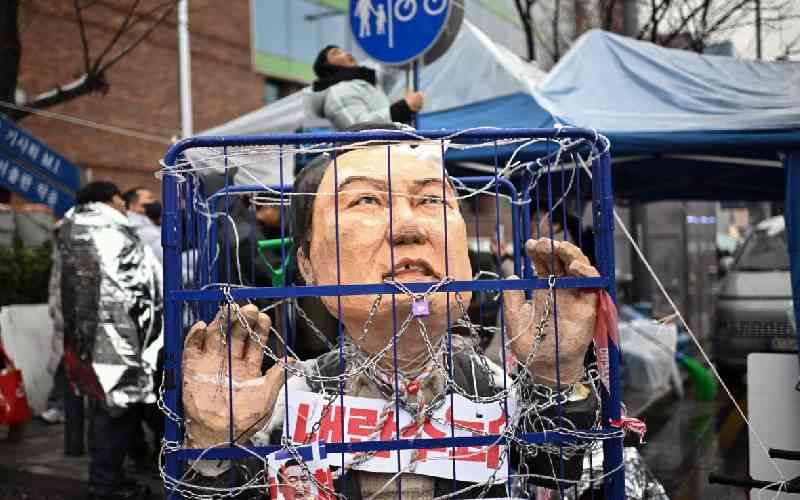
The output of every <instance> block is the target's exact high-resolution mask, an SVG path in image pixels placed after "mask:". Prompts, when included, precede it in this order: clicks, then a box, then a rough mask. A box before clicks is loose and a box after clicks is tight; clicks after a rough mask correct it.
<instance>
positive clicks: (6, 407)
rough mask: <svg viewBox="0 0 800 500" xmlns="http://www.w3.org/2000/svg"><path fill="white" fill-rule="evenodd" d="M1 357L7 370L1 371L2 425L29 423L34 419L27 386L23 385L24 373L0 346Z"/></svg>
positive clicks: (0, 403) (0, 404)
mask: <svg viewBox="0 0 800 500" xmlns="http://www.w3.org/2000/svg"><path fill="white" fill-rule="evenodd" d="M0 356H2V358H3V361H5V365H6V366H5V368H3V370H0V425H16V424H20V423H23V422H27V421H28V420H30V419H31V417H33V414H32V413H31V407H30V406H28V397H27V396H26V395H25V385H24V384H23V383H22V372H21V371H19V370H17V367H16V366H14V362H13V361H11V358H9V357H8V355H7V354H6V351H5V350H4V349H3V346H2V345H0Z"/></svg>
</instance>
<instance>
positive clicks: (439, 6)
mask: <svg viewBox="0 0 800 500" xmlns="http://www.w3.org/2000/svg"><path fill="white" fill-rule="evenodd" d="M422 8H423V9H425V13H426V14H428V15H429V16H438V15H439V14H441V13H442V12H443V11H444V9H445V8H447V0H423V2H422ZM416 15H417V0H398V2H397V3H396V4H394V17H395V18H397V20H398V21H400V22H401V23H405V22H407V21H409V20H411V19H413V17H414V16H416Z"/></svg>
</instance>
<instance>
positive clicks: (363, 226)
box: [293, 145, 472, 353]
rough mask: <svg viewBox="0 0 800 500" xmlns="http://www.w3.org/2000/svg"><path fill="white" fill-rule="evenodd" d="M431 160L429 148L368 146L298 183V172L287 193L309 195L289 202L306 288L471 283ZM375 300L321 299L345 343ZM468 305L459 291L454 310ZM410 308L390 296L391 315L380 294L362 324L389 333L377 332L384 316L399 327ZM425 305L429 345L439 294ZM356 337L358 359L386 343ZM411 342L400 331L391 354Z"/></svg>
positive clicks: (447, 197) (448, 195) (450, 198)
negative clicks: (340, 325) (359, 350)
mask: <svg viewBox="0 0 800 500" xmlns="http://www.w3.org/2000/svg"><path fill="white" fill-rule="evenodd" d="M440 154H441V150H440V149H439V147H438V146H435V147H426V146H418V147H410V146H399V145H393V146H391V147H387V146H385V145H384V146H373V147H368V148H364V149H356V150H351V151H349V152H346V153H344V154H340V155H338V156H337V157H336V161H335V162H334V161H332V160H331V161H329V162H327V164H323V165H317V166H316V167H314V168H317V169H318V170H317V171H316V172H307V173H306V174H305V177H306V179H305V180H304V179H303V178H302V176H303V174H301V176H299V177H298V181H296V182H295V192H296V193H297V192H298V190H300V191H303V190H307V191H309V192H312V191H313V192H314V193H316V194H315V196H314V197H313V200H312V201H310V202H309V201H308V200H306V201H302V198H307V197H305V196H299V197H298V196H296V197H295V200H294V202H295V203H294V205H295V206H293V211H294V213H293V215H294V217H295V229H294V231H295V241H296V243H297V246H298V250H297V260H298V267H299V268H300V272H301V274H302V275H303V277H304V278H305V280H306V283H308V284H314V285H336V284H343V285H346V284H367V283H383V282H384V281H386V280H393V281H396V282H400V283H411V282H426V283H433V282H441V281H442V280H444V279H445V278H448V277H449V278H451V279H454V280H469V279H471V276H472V271H471V267H470V261H469V256H468V251H467V229H466V224H465V222H464V219H463V217H462V216H461V211H460V209H459V206H458V200H457V199H456V193H455V190H454V189H453V187H452V185H451V184H450V182H449V181H448V180H447V177H446V174H445V172H444V169H443V165H442V162H441V156H440ZM334 163H335V168H334ZM307 168H308V167H307ZM314 177H316V178H315V179H314ZM309 179H311V182H307V181H308V180H309ZM315 184H316V185H317V187H316V189H314V185H315ZM390 191H391V196H389V192H390ZM336 193H338V196H336V195H335V194H336ZM301 205H302V206H301ZM337 229H338V231H337ZM375 299H376V296H375V295H349V296H342V297H341V300H340V301H339V300H338V299H337V297H335V296H328V297H322V301H323V303H324V304H325V306H326V308H327V309H328V311H330V313H331V314H333V315H334V316H335V317H337V318H340V320H341V321H342V323H343V324H344V325H345V327H346V329H347V332H348V335H350V337H351V339H353V338H354V337H359V338H360V337H361V335H360V334H361V330H362V328H363V325H364V324H365V322H366V321H367V319H368V317H369V315H370V310H371V309H372V308H373V305H374V303H375ZM469 300H470V294H469V293H463V294H461V301H462V303H463V306H464V307H467V305H468V304H469ZM412 302H413V300H412V298H411V297H409V296H407V295H399V294H398V295H396V300H395V304H394V307H395V308H396V309H395V315H394V316H393V314H392V308H393V305H392V300H391V298H390V297H388V296H386V297H383V300H382V301H381V303H380V305H379V307H378V308H377V311H376V312H375V314H374V316H373V318H372V324H373V325H378V327H377V328H376V327H373V328H374V329H375V331H385V330H386V331H388V333H389V335H391V333H392V328H391V327H390V328H388V329H387V328H383V327H381V326H382V325H383V326H385V325H387V324H388V325H390V326H391V324H392V323H391V322H392V320H393V317H394V318H396V324H397V325H399V324H400V323H401V322H402V321H403V319H405V318H406V316H407V315H408V314H409V313H410V311H411V308H412V305H413V304H412ZM427 302H428V304H427V305H428V311H429V313H428V315H427V316H425V318H424V321H425V324H426V326H427V327H428V331H429V333H430V337H431V338H430V340H431V341H433V342H435V341H436V340H438V339H439V338H441V336H442V335H443V334H444V333H445V331H446V328H447V323H448V314H447V311H448V307H447V305H448V298H447V294H444V293H433V294H431V295H429V296H428V297H427ZM449 303H450V321H451V322H455V321H456V319H457V318H459V317H460V316H461V309H460V307H459V305H458V300H457V299H456V297H455V294H450V300H449ZM363 337H364V338H363V339H361V338H360V340H358V344H359V345H360V347H361V348H362V349H364V350H365V351H366V352H368V353H374V352H376V351H377V350H380V349H381V348H382V347H383V346H385V345H386V343H387V342H389V341H391V336H389V337H388V338H386V334H385V333H384V334H376V335H365V336H363ZM420 345H421V339H419V337H418V335H413V334H407V335H405V336H404V337H403V338H402V339H400V340H399V342H398V349H399V350H401V351H408V352H410V351H417V350H418V349H419V348H420Z"/></svg>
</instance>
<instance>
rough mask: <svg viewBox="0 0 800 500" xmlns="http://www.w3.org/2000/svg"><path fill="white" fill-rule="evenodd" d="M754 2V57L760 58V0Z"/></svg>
mask: <svg viewBox="0 0 800 500" xmlns="http://www.w3.org/2000/svg"><path fill="white" fill-rule="evenodd" d="M755 2H756V58H758V59H761V0H755Z"/></svg>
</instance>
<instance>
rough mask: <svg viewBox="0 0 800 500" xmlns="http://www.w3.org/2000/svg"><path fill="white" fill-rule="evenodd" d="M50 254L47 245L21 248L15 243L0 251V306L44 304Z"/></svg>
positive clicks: (51, 249) (49, 248)
mask: <svg viewBox="0 0 800 500" xmlns="http://www.w3.org/2000/svg"><path fill="white" fill-rule="evenodd" d="M52 253H53V248H52V243H50V242H47V243H45V244H44V245H42V246H40V247H24V246H22V243H21V242H20V241H19V240H18V239H17V240H15V241H14V245H13V246H11V247H7V248H0V306H5V305H9V304H41V303H45V302H47V295H48V286H47V285H48V281H49V279H50V268H51V266H52Z"/></svg>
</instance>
